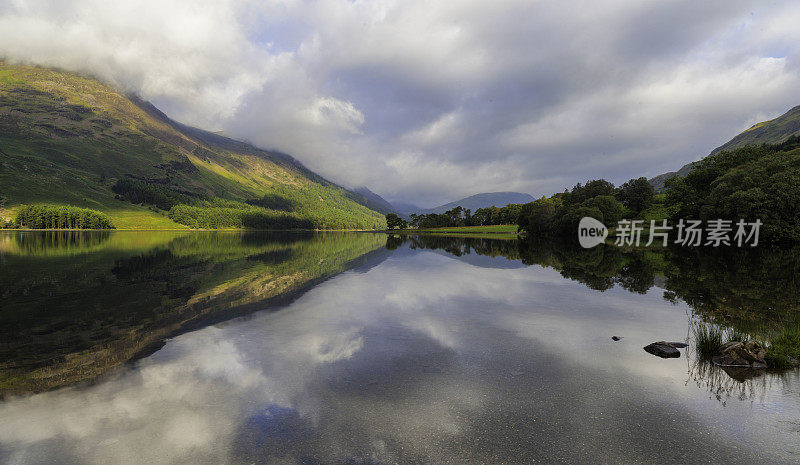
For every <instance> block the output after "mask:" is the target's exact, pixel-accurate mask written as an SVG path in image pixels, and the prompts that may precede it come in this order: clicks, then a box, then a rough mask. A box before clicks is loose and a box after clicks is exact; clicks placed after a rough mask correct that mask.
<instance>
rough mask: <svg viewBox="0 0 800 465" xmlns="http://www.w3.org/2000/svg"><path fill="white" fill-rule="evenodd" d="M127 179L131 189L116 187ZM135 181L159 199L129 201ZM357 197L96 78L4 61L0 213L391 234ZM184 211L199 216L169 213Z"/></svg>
mask: <svg viewBox="0 0 800 465" xmlns="http://www.w3.org/2000/svg"><path fill="white" fill-rule="evenodd" d="M120 180H126V182H128V187H129V189H128V192H122V191H120V190H119V189H116V190H117V192H114V190H112V188H114V186H115V185H117V186H118V182H119V181H120ZM131 185H133V186H134V187H135V188H136V189H137V193H138V194H141V193H142V192H143V191H146V192H145V193H148V194H149V195H144V196H142V195H138V196H134V195H131V193H130V186H131ZM120 192H122V195H120ZM154 196H155V197H158V198H157V199H155V200H154ZM352 196H353V194H352V193H351V192H349V191H347V190H345V189H343V188H342V187H339V186H337V185H335V184H333V183H331V182H328V181H326V180H325V179H323V178H321V177H320V176H318V175H316V174H315V173H313V172H311V171H310V170H308V169H306V168H305V167H303V166H302V165H301V164H300V163H299V162H297V161H296V160H294V159H293V158H292V157H290V156H288V155H286V154H282V153H279V152H273V151H266V150H261V149H258V148H256V147H254V146H252V145H249V144H246V143H243V142H239V141H235V140H233V139H229V138H226V137H223V136H220V135H217V134H214V133H210V132H207V131H203V130H199V129H196V128H191V127H188V126H185V125H182V124H180V123H177V122H174V121H172V120H170V119H169V118H168V117H166V115H164V114H163V113H162V112H160V111H159V110H158V109H156V108H155V107H153V106H152V105H150V104H149V103H147V102H144V101H141V100H139V99H137V98H135V97H129V96H126V95H124V94H122V93H120V92H118V91H117V90H115V89H112V88H110V87H109V86H107V85H105V84H102V83H100V82H98V81H96V80H94V79H89V78H86V77H82V76H78V75H75V74H71V73H66V72H60V71H54V70H50V69H43V68H37V67H28V66H17V65H9V64H5V63H2V62H0V198H1V199H0V201H2V205H0V216H4V217H6V218H8V217H10V216H11V215H13V213H14V211H15V210H16V209H17V208H19V206H20V205H24V204H31V203H53V204H70V205H75V206H80V207H86V208H92V209H96V210H99V211H102V212H104V213H106V214H108V215H109V216H110V217H111V219H112V220H113V221H114V224H115V225H116V227H117V228H185V227H186V226H184V225H182V224H178V223H176V222H175V221H172V219H170V216H172V217H173V218H175V219H178V220H179V221H182V222H183V223H185V224H189V225H198V224H214V225H216V224H219V225H220V227H224V226H226V225H234V226H235V222H233V223H225V222H224V221H223V222H211V223H209V222H206V223H202V222H200V223H198V222H192V221H187V220H186V217H187V215H189V216H191V215H195V216H197V215H201V216H202V215H211V216H215V218H216V217H224V216H225V215H245V214H249V215H251V216H253V215H254V214H257V215H261V217H263V218H261V217H260V219H261V220H263V219H264V218H266V219H267V220H269V219H270V218H284V217H286V218H289V219H291V220H293V221H295V222H296V223H297V224H313V226H314V227H316V228H320V229H372V228H383V227H384V226H385V221H384V219H383V217H382V215H381V214H379V213H378V212H375V211H372V210H370V209H369V208H366V207H365V206H363V205H360V204H359V203H357V202H356V201H354V200H353V199H352ZM159 200H160V201H159ZM134 202H136V203H134ZM179 204H189V207H191V208H183V210H181V212H182V213H183V215H182V216H181V215H177V214H174V212H173V214H170V209H171V207H175V206H176V205H179ZM181 206H182V207H183V205H181ZM187 212H188V213H187ZM190 219H191V218H190ZM300 220H303V222H300ZM258 225H259V226H261V227H268V226H269V221H266V222H265V221H259V222H258Z"/></svg>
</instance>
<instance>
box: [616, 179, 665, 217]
mask: <svg viewBox="0 0 800 465" xmlns="http://www.w3.org/2000/svg"><path fill="white" fill-rule="evenodd" d="M655 194H656V191H655V189H654V188H653V185H652V184H650V182H648V181H647V178H645V177H641V178H637V179H631V180H630V181H628V182H626V183H624V184H622V185H621V186H619V191H618V193H617V198H618V199H619V200H620V202H622V204H623V205H624V206H625V207H627V208H628V209H629V210H631V211H632V212H635V213H639V212H641V211H643V210H645V209H647V208H648V207H649V206H650V205H651V204H652V203H653V197H654V196H655Z"/></svg>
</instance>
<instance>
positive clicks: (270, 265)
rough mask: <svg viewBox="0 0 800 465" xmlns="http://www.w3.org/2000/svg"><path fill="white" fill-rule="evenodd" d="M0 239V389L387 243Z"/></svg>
mask: <svg viewBox="0 0 800 465" xmlns="http://www.w3.org/2000/svg"><path fill="white" fill-rule="evenodd" d="M2 237H3V240H2V241H0V243H2V244H3V246H2V249H0V250H2V254H3V257H4V258H3V261H2V265H0V266H1V267H2V268H1V269H0V289H2V303H3V305H2V310H1V311H0V341H2V342H0V395H2V394H9V393H15V392H17V393H19V392H27V391H42V390H47V389H52V388H54V387H58V386H62V385H68V384H71V383H74V382H77V381H82V380H87V379H92V378H94V377H96V376H97V375H99V374H102V373H104V372H106V371H108V369H110V368H112V367H114V366H117V365H119V364H121V363H124V362H125V361H127V360H130V359H131V358H134V357H136V356H137V354H142V353H148V352H150V351H152V350H155V349H156V348H158V347H159V346H160V345H161V343H162V341H163V339H164V338H165V337H168V336H172V335H175V334H177V333H178V332H180V331H185V330H186V329H190V328H196V327H200V326H203V325H207V324H209V323H213V322H214V321H217V320H221V319H229V318H232V317H234V316H236V315H238V314H242V313H246V312H249V311H252V310H253V307H252V305H253V304H258V305H259V307H258V308H263V307H264V305H265V304H266V303H268V302H266V301H285V300H286V299H287V298H290V297H291V296H293V295H294V294H295V293H296V292H298V291H301V290H304V289H308V288H310V287H311V286H313V284H315V283H317V282H319V281H320V280H322V279H325V278H327V277H330V276H332V275H334V274H337V273H339V272H341V271H343V270H345V269H347V268H350V267H352V266H357V265H359V264H360V263H361V261H358V259H359V258H361V257H364V256H365V254H368V253H370V252H373V251H375V250H380V249H381V246H382V245H383V240H382V238H378V237H377V236H371V235H361V236H358V237H355V236H353V237H351V236H347V237H344V236H343V235H342V234H311V233H284V234H273V233H270V234H266V233H186V232H140V233H137V232H100V233H98V232H44V233H39V232H12V233H5V234H3V236H2ZM248 305H250V307H248Z"/></svg>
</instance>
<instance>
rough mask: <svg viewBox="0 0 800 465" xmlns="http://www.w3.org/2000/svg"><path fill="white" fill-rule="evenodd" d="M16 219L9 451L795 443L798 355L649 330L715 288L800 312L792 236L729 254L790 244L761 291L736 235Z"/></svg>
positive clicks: (752, 450) (7, 383) (99, 456)
mask: <svg viewBox="0 0 800 465" xmlns="http://www.w3.org/2000/svg"><path fill="white" fill-rule="evenodd" d="M25 234H27V236H25ZM25 234H23V233H7V234H5V235H3V236H0V257H2V259H1V261H0V272H2V278H0V284H2V286H3V287H2V289H0V292H2V299H3V300H2V310H0V318H1V319H2V323H3V328H4V329H3V333H2V335H3V341H2V344H3V346H2V347H0V349H2V352H0V354H2V360H0V362H2V364H1V365H0V368H1V369H2V372H1V373H2V375H1V376H2V378H0V382H2V384H0V388H2V389H3V393H4V399H3V400H2V401H0V461H2V462H3V463H31V464H33V463H97V464H109V463H276V464H284V463H286V464H295V463H302V464H322V463H326V464H327V463H331V464H384V463H386V464H389V463H402V464H405V463H436V464H439V463H452V464H467V463H487V464H494V463H554V462H556V463H558V462H563V463H604V462H605V463H670V462H671V463H745V462H751V461H759V462H760V463H800V374H798V371H797V370H794V371H789V372H785V373H756V374H757V376H752V375H753V373H749V374H744V375H742V374H737V373H733V374H732V375H729V374H727V373H725V372H723V371H722V370H720V369H718V368H715V367H713V366H710V365H709V364H707V363H705V362H704V361H703V360H698V358H697V357H696V356H695V355H694V353H693V351H692V348H691V347H690V348H689V349H685V350H682V355H681V358H679V359H660V358H657V357H654V356H652V355H650V354H648V353H646V352H644V351H643V350H642V347H643V346H644V345H646V344H648V343H650V342H653V341H659V340H674V341H688V342H690V343H691V342H692V341H691V333H690V330H689V325H690V322H691V321H692V320H694V319H698V318H701V317H705V318H706V319H713V318H715V316H714V315H715V314H714V312H715V311H717V312H722V313H723V314H725V316H724V318H727V320H725V321H728V323H729V324H738V325H742V327H752V325H754V324H756V325H759V326H760V327H768V326H769V325H772V324H786V322H787V321H795V320H792V318H794V313H792V312H794V311H795V310H796V308H797V307H792V306H791V305H790V304H792V303H795V302H796V300H795V299H797V295H796V293H795V291H796V289H794V288H793V287H792V286H794V285H796V284H791V283H793V282H794V281H793V280H794V278H793V277H792V276H790V275H789V274H790V273H793V272H794V269H793V268H792V266H796V260H795V259H794V258H792V257H795V256H797V254H796V253H795V252H794V251H791V252H789V253H788V255H787V253H784V252H775V253H774V254H772V255H769V256H768V257H759V258H758V259H757V260H756V259H748V260H745V261H743V262H742V263H750V264H751V265H752V264H753V263H755V265H753V266H757V267H761V268H765V267H766V266H767V265H765V264H766V263H770V264H771V265H769V266H770V267H771V268H779V267H778V266H776V265H775V263H774V262H773V260H776V261H777V262H778V263H781V264H782V266H781V267H782V268H783V271H782V273H784V275H783V276H785V279H786V280H789V281H786V282H783V281H781V282H779V283H777V284H775V279H774V278H773V277H770V276H766V277H762V278H763V279H764V281H765V282H772V283H773V285H775V286H779V287H780V288H778V287H776V288H774V289H771V290H770V289H764V284H763V283H761V282H758V280H759V279H762V278H759V277H758V276H755V277H749V278H746V279H748V281H747V282H748V283H751V287H752V289H751V288H747V289H742V287H743V285H742V284H741V283H740V281H737V279H745V278H742V277H741V276H739V274H740V273H734V274H733V275H732V276H731V275H729V274H726V273H732V272H731V271H730V270H731V269H732V265H731V263H733V262H732V260H735V258H729V257H710V258H707V259H704V260H702V261H698V259H697V258H696V257H694V258H693V257H685V256H676V257H668V258H664V257H642V256H635V257H633V256H626V255H620V254H619V253H617V252H610V251H605V252H603V251H599V252H598V250H599V249H597V250H595V251H594V252H591V253H590V252H581V251H569V250H553V249H552V247H544V248H542V247H539V248H533V249H525V248H524V247H522V246H520V245H519V244H517V243H516V242H501V241H497V242H494V241H486V240H473V241H467V240H458V239H445V238H437V239H428V240H426V239H416V240H412V241H409V240H407V241H403V240H401V239H399V238H388V240H387V237H386V236H384V235H377V234H317V235H308V234H305V235H291V234H284V235H271V234H255V233H252V234H244V233H229V234H211V233H209V234H200V233H158V234H154V233H123V232H116V233H108V234H105V235H102V236H101V235H96V234H95V235H92V234H83V235H78V234H75V233H73V234H72V235H70V234H66V233H62V235H60V236H57V235H50V236H47V235H43V234H40V233H25ZM598 253H600V255H599V257H598V255H597V254H598ZM775 257H777V258H775ZM787 257H788V258H787ZM665 263H667V264H665ZM654 264H656V265H654ZM654 266H656V267H657V268H658V270H660V271H656V272H654V271H653V267H654ZM742 266H746V265H742ZM761 268H759V269H761ZM787 268H788V269H787ZM725 269H727V270H728V271H725ZM664 270H666V271H664ZM692 270H693V271H692ZM698 270H705V271H702V273H704V274H702V276H699V277H698V276H696V275H692V274H691V273H693V272H694V273H696V272H701V271H698ZM714 270H718V273H715V272H714ZM772 272H773V271H767V270H764V273H772ZM737 276H738V278H737ZM682 279H685V280H686V282H683V281H682ZM699 283H702V287H697V286H698V285H699ZM787 283H790V284H787ZM727 293H730V295H729V294H727ZM769 295H771V296H772V298H773V299H781V300H779V301H770V302H764V299H765V298H767V297H765V296H769ZM737 299H738V300H737ZM731 301H735V302H733V303H731ZM686 302H689V303H686ZM721 302H722V303H721ZM787 302H788V303H787ZM725 303H727V304H725ZM759 303H763V305H764V306H765V307H769V308H770V309H771V310H770V311H771V312H772V313H769V312H767V311H766V310H765V312H767V313H766V314H765V316H753V315H752V312H753V311H755V310H759V309H758V308H755V309H754V308H753V306H754V305H755V306H758V305H759ZM690 304H691V305H690ZM777 304H780V305H783V307H782V308H781V309H778V310H776V309H775V308H774V307H776V305H777ZM725 305H731V307H730V308H729V307H725ZM737 311H740V312H744V313H742V314H738V313H736V312H737ZM748 311H750V313H747V312H748ZM789 313H792V314H789ZM731 314H732V315H731ZM719 318H723V317H719ZM748 318H749V320H748ZM751 320H752V321H751ZM715 321H721V320H715ZM747 325H751V326H747ZM612 335H618V336H622V337H623V338H622V340H621V341H619V342H613V341H612V340H611V336H612Z"/></svg>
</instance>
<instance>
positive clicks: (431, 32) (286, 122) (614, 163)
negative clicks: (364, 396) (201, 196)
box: [0, 0, 800, 203]
mask: <svg viewBox="0 0 800 465" xmlns="http://www.w3.org/2000/svg"><path fill="white" fill-rule="evenodd" d="M798 17H800V7H798V5H797V4H796V3H795V2H790V1H783V2H774V3H771V4H769V5H767V4H763V3H761V2H755V1H723V0H720V1H711V2H692V1H688V0H682V1H675V2H667V3H664V2H631V1H625V0H618V1H611V2H603V3H597V2H585V3H583V4H580V5H574V4H564V3H563V2H556V1H538V2H528V1H512V0H509V1H503V2H480V1H453V2H425V1H421V0H420V1H417V0H412V1H402V2H401V1H393V0H380V1H346V0H321V1H317V2H302V1H274V2H266V3H264V2H249V1H244V0H242V1H235V0H223V1H219V2H214V3H207V2H195V1H189V0H181V1H175V2H168V3H164V2H157V1H143V2H104V1H99V0H71V1H61V2H47V1H31V2H21V1H14V2H10V3H6V4H5V5H3V6H0V56H6V57H8V58H9V59H12V60H21V61H25V62H31V63H38V64H42V65H51V66H58V67H62V68H66V69H72V70H76V71H82V72H90V73H93V74H95V75H97V76H99V77H101V78H103V79H105V80H108V81H110V82H113V83H115V84H117V85H119V86H121V87H123V88H125V89H128V90H133V91H137V92H140V93H141V94H142V95H143V96H144V97H145V98H148V99H150V100H152V101H153V102H154V103H156V105H158V106H160V107H161V108H162V109H164V110H165V111H166V112H167V113H168V114H170V115H171V116H173V117H175V118H176V119H178V120H181V121H184V122H187V123H189V124H195V125H200V126H202V127H205V128H209V129H214V130H218V129H223V130H225V131H226V132H227V133H229V134H231V135H233V136H236V137H241V138H244V139H247V140H250V141H252V142H254V143H257V144H259V145H261V146H264V147H267V148H276V149H280V150H283V151H286V152H288V153H292V154H294V155H295V156H296V157H297V158H299V159H300V160H301V161H303V162H304V163H306V164H307V165H308V166H309V167H310V168H312V169H314V170H317V171H318V172H320V173H321V174H322V175H324V176H327V177H330V178H332V179H333V180H335V181H337V182H339V183H342V184H345V185H349V186H355V185H361V184H365V185H367V186H370V187H372V188H373V190H376V191H377V192H378V193H380V194H382V195H385V196H387V197H389V198H394V199H405V200H411V201H418V202H424V203H437V202H442V201H445V200H451V199H453V198H456V197H459V196H463V195H468V194H472V193H475V192H480V191H491V190H522V191H527V192H530V193H532V194H535V195H539V194H544V193H551V192H553V191H559V190H561V189H562V188H563V187H568V186H570V185H571V184H574V183H576V182H580V181H585V180H586V179H588V178H596V177H606V178H608V179H611V180H612V181H615V182H617V183H619V182H622V181H625V180H626V179H628V178H630V177H634V176H639V175H642V174H646V175H655V174H658V173H659V172H663V171H667V170H671V169H675V168H677V167H679V166H680V165H681V164H683V163H685V162H688V161H692V160H695V159H697V158H699V157H701V156H703V155H705V154H707V153H708V152H709V151H710V150H711V149H713V148H714V147H715V146H717V145H719V144H721V143H723V142H725V141H726V140H728V139H729V138H731V137H732V136H734V135H735V134H736V133H737V132H738V131H740V130H742V129H743V128H745V127H747V126H748V125H751V124H753V123H755V122H757V121H758V120H761V119H764V118H768V117H775V116H777V115H779V114H780V113H782V112H784V111H786V110H787V109H788V108H790V107H792V106H794V105H796V104H798V103H800V65H798V57H800V32H799V31H800V30H799V29H798V28H797V27H796V23H797V18H798Z"/></svg>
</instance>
